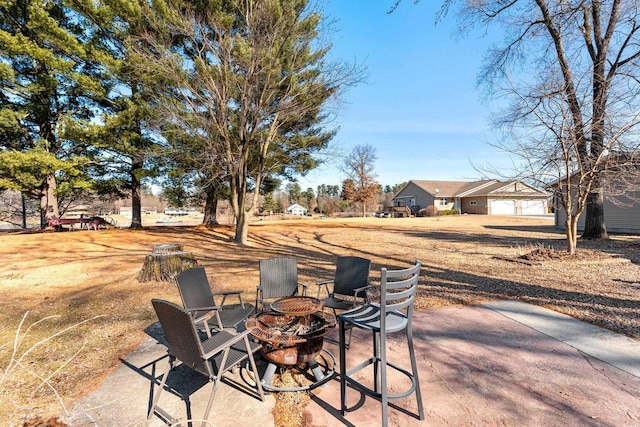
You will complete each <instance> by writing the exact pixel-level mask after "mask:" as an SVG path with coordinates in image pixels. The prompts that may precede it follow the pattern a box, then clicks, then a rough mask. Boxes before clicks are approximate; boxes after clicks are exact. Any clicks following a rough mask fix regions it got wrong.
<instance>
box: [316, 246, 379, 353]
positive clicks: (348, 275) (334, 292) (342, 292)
mask: <svg viewBox="0 0 640 427" xmlns="http://www.w3.org/2000/svg"><path fill="white" fill-rule="evenodd" d="M370 270H371V260H369V259H366V258H362V257H358V256H342V257H338V259H337V260H336V271H335V276H334V278H333V280H325V281H322V282H318V283H317V285H318V294H317V297H318V299H321V291H322V289H323V288H324V290H325V293H326V295H327V297H326V298H324V299H322V302H323V303H324V307H325V308H329V309H331V310H332V311H333V314H334V316H335V315H337V314H338V312H339V311H344V310H350V309H353V308H356V307H357V306H358V305H362V304H366V303H368V302H369V298H368V295H367V290H368V289H370V288H371V285H370V284H369V272H370ZM330 284H333V286H329V285H330ZM350 343H351V333H350V334H349V340H348V341H347V343H346V346H347V348H348V347H349V345H350Z"/></svg>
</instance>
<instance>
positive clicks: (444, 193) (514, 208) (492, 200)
mask: <svg viewBox="0 0 640 427" xmlns="http://www.w3.org/2000/svg"><path fill="white" fill-rule="evenodd" d="M549 197H550V195H549V194H548V193H546V192H544V191H541V190H538V189H536V188H534V187H532V186H530V185H528V184H525V183H524V182H522V181H498V180H495V179H488V180H482V181H473V182H465V181H424V180H411V181H409V182H408V183H406V184H405V185H404V187H402V188H401V189H400V191H398V194H396V196H395V197H394V198H393V205H394V206H407V207H409V208H410V209H411V212H412V214H414V215H415V214H417V213H418V211H419V210H420V209H423V208H426V207H427V206H435V207H436V208H437V209H438V210H440V211H442V210H450V209H453V210H457V211H458V212H460V213H468V214H484V215H541V214H545V213H547V201H548V199H549Z"/></svg>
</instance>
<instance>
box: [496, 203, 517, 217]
mask: <svg viewBox="0 0 640 427" xmlns="http://www.w3.org/2000/svg"><path fill="white" fill-rule="evenodd" d="M515 213H516V201H515V200H492V201H491V215H515Z"/></svg>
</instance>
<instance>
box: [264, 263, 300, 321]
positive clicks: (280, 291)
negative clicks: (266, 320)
mask: <svg viewBox="0 0 640 427" xmlns="http://www.w3.org/2000/svg"><path fill="white" fill-rule="evenodd" d="M306 289H307V285H305V284H303V283H300V282H298V261H297V260H296V259H295V258H269V259H263V260H260V284H259V285H258V289H257V291H256V309H257V310H265V307H264V302H265V300H273V299H277V298H284V297H289V296H294V295H306V293H307V290H306Z"/></svg>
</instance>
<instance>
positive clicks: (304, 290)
mask: <svg viewBox="0 0 640 427" xmlns="http://www.w3.org/2000/svg"><path fill="white" fill-rule="evenodd" d="M298 286H302V294H301V295H302V296H305V295H307V285H306V284H304V283H300V282H298Z"/></svg>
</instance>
